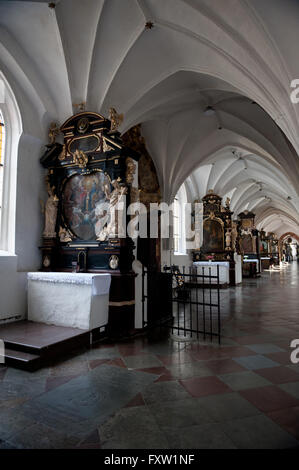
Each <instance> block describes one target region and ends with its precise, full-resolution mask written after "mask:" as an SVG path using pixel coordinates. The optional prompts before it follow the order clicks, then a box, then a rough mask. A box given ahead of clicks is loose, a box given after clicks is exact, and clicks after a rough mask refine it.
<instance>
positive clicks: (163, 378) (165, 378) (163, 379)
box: [155, 372, 176, 382]
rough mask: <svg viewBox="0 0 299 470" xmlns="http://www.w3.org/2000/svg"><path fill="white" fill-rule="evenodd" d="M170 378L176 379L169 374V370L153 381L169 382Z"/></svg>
mask: <svg viewBox="0 0 299 470" xmlns="http://www.w3.org/2000/svg"><path fill="white" fill-rule="evenodd" d="M170 380H176V378H175V377H173V376H172V375H171V373H170V372H167V373H166V374H163V375H161V377H159V378H158V379H157V380H155V382H169V381H170Z"/></svg>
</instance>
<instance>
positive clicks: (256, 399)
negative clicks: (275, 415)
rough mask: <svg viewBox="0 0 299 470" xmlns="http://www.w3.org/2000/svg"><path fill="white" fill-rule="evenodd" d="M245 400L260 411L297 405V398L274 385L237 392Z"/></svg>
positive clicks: (298, 401)
mask: <svg viewBox="0 0 299 470" xmlns="http://www.w3.org/2000/svg"><path fill="white" fill-rule="evenodd" d="M239 393H240V395H242V396H243V397H244V398H246V400H248V401H249V402H250V403H252V404H253V405H254V406H256V407H257V408H258V409H259V410H260V411H263V412H265V413H268V412H270V411H276V410H282V409H285V408H290V407H293V406H299V400H297V399H296V398H294V397H292V396H291V395H289V394H288V393H286V392H284V391H283V390H281V389H280V388H278V387H276V386H275V385H269V386H267V387H261V388H253V389H250V390H243V391H240V392H239Z"/></svg>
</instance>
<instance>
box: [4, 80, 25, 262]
mask: <svg viewBox="0 0 299 470" xmlns="http://www.w3.org/2000/svg"><path fill="white" fill-rule="evenodd" d="M0 84H1V86H2V87H3V89H4V97H3V98H4V99H3V100H2V102H1V103H0V107H1V111H2V114H3V118H4V121H5V128H6V138H5V166H4V168H3V191H2V213H1V230H0V250H1V252H4V253H11V254H14V252H15V223H16V222H15V221H16V199H17V167H18V150H19V140H20V137H21V134H22V120H21V114H20V111H19V107H18V104H17V101H16V99H15V96H14V93H13V91H12V89H11V88H10V86H9V84H8V82H7V81H6V79H5V77H4V76H3V74H1V73H0Z"/></svg>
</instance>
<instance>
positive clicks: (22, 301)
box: [0, 252, 27, 325]
mask: <svg viewBox="0 0 299 470" xmlns="http://www.w3.org/2000/svg"><path fill="white" fill-rule="evenodd" d="M0 299H1V302H0V325H1V324H2V323H5V322H6V321H15V320H19V319H21V318H24V316H25V313H26V303H27V293H26V274H25V273H18V272H17V256H12V255H9V256H7V255H5V254H4V252H0Z"/></svg>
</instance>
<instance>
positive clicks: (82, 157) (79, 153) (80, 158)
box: [73, 149, 88, 168]
mask: <svg viewBox="0 0 299 470" xmlns="http://www.w3.org/2000/svg"><path fill="white" fill-rule="evenodd" d="M73 163H74V164H75V165H78V166H79V168H86V165H87V163H88V156H87V155H86V154H85V153H84V152H83V150H78V149H77V150H76V152H75V153H74V154H73Z"/></svg>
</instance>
